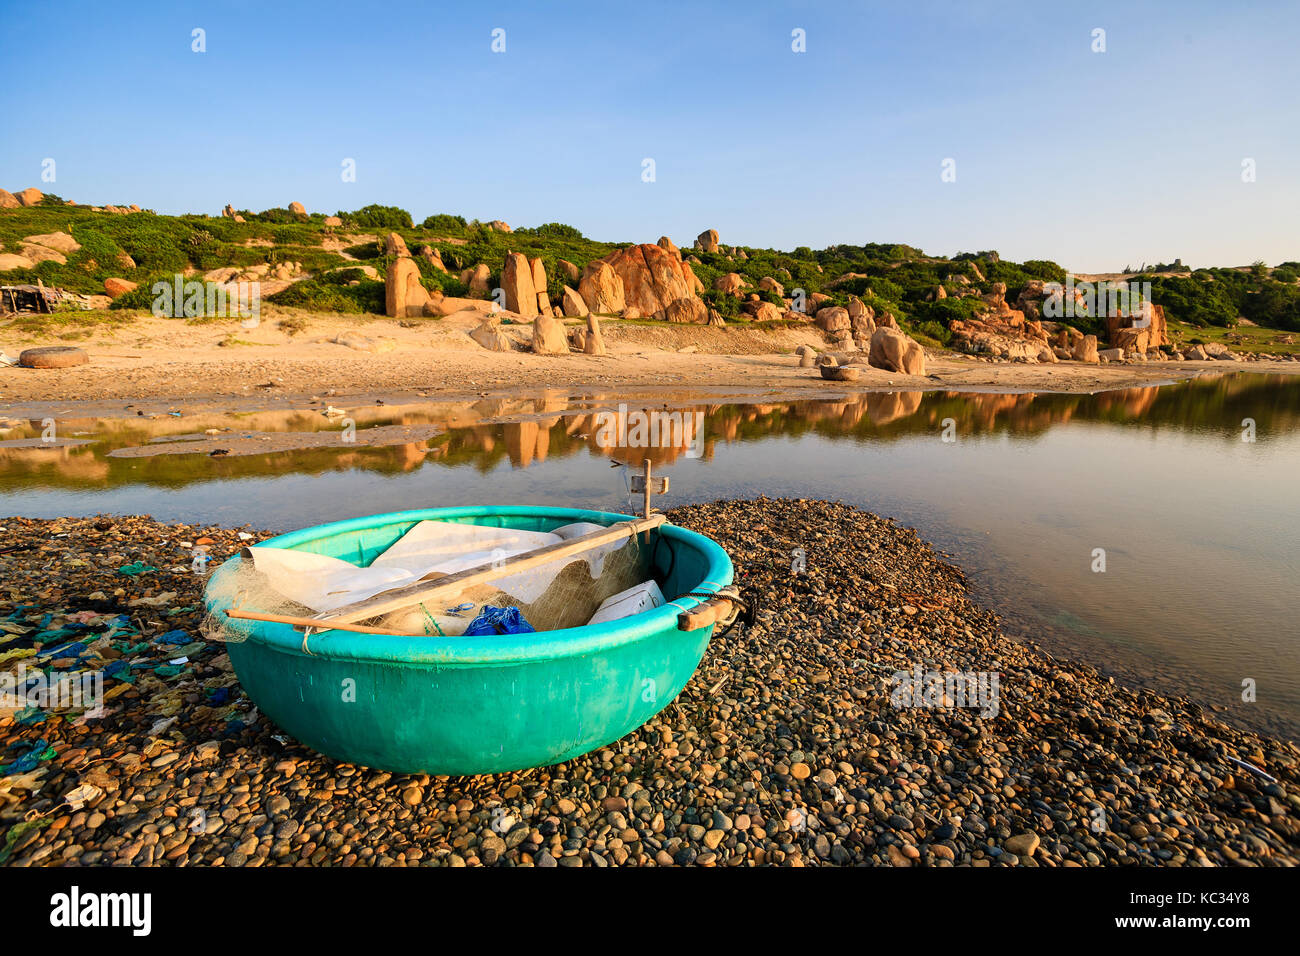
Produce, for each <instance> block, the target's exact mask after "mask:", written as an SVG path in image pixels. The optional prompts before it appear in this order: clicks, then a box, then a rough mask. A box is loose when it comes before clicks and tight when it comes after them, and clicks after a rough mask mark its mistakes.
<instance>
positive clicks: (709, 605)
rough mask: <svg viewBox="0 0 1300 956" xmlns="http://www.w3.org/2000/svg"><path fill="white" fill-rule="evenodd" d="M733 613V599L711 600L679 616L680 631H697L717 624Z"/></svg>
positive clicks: (716, 598)
mask: <svg viewBox="0 0 1300 956" xmlns="http://www.w3.org/2000/svg"><path fill="white" fill-rule="evenodd" d="M730 613H731V599H730V598H725V597H713V598H709V599H708V600H707V601H705V602H703V603H702V604H698V605H696V606H695V607H693V608H691V609H690V610H689V611H682V613H681V614H678V615H677V629H678V630H679V631H697V630H699V629H700V628H702V627H708V626H709V625H710V624H716V623H718V621H721V620H723V619H724V618H725V617H726V616H727V615H728V614H730Z"/></svg>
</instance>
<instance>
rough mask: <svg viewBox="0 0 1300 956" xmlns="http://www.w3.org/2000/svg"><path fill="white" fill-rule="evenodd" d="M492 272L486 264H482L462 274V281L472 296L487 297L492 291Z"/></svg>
mask: <svg viewBox="0 0 1300 956" xmlns="http://www.w3.org/2000/svg"><path fill="white" fill-rule="evenodd" d="M491 279H492V270H491V269H489V268H488V266H487V263H486V262H480V263H479V264H478V265H476V266H475V267H474V268H472V269H466V270H465V271H463V272H462V273H461V274H460V281H461V282H463V283H465V285H466V287H467V288H468V289H469V294H470V295H487V294H488V293H489V292H491V291H492V285H491Z"/></svg>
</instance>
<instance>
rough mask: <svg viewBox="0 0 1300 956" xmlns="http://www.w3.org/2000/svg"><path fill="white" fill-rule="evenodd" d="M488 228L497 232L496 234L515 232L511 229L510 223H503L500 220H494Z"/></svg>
mask: <svg viewBox="0 0 1300 956" xmlns="http://www.w3.org/2000/svg"><path fill="white" fill-rule="evenodd" d="M488 228H489V229H491V230H493V231H495V232H513V231H514V230H513V229H511V228H510V224H509V223H506V222H502V221H501V220H500V219H493V220H492V221H491V222H490V223H488Z"/></svg>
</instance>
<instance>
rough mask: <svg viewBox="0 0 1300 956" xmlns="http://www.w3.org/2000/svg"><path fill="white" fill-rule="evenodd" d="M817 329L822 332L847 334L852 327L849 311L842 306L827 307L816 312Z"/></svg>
mask: <svg viewBox="0 0 1300 956" xmlns="http://www.w3.org/2000/svg"><path fill="white" fill-rule="evenodd" d="M816 322H817V327H818V328H819V329H821V330H822V331H823V332H847V331H849V330H850V329H851V328H852V327H853V320H852V319H851V318H850V317H849V310H848V309H846V308H844V307H843V306H838V305H828V306H826V307H825V308H822V309H818V310H817V318H816Z"/></svg>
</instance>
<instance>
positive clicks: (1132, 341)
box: [1111, 329, 1148, 355]
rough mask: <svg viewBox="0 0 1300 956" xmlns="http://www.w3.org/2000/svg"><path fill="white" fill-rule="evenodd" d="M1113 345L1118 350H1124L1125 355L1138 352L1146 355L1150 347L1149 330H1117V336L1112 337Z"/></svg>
mask: <svg viewBox="0 0 1300 956" xmlns="http://www.w3.org/2000/svg"><path fill="white" fill-rule="evenodd" d="M1111 345H1113V346H1115V348H1117V349H1123V351H1124V352H1125V354H1128V353H1130V352H1138V353H1140V354H1142V355H1145V354H1146V352H1147V345H1148V335H1147V330H1146V329H1116V330H1115V334H1114V335H1113V336H1112V337H1111Z"/></svg>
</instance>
